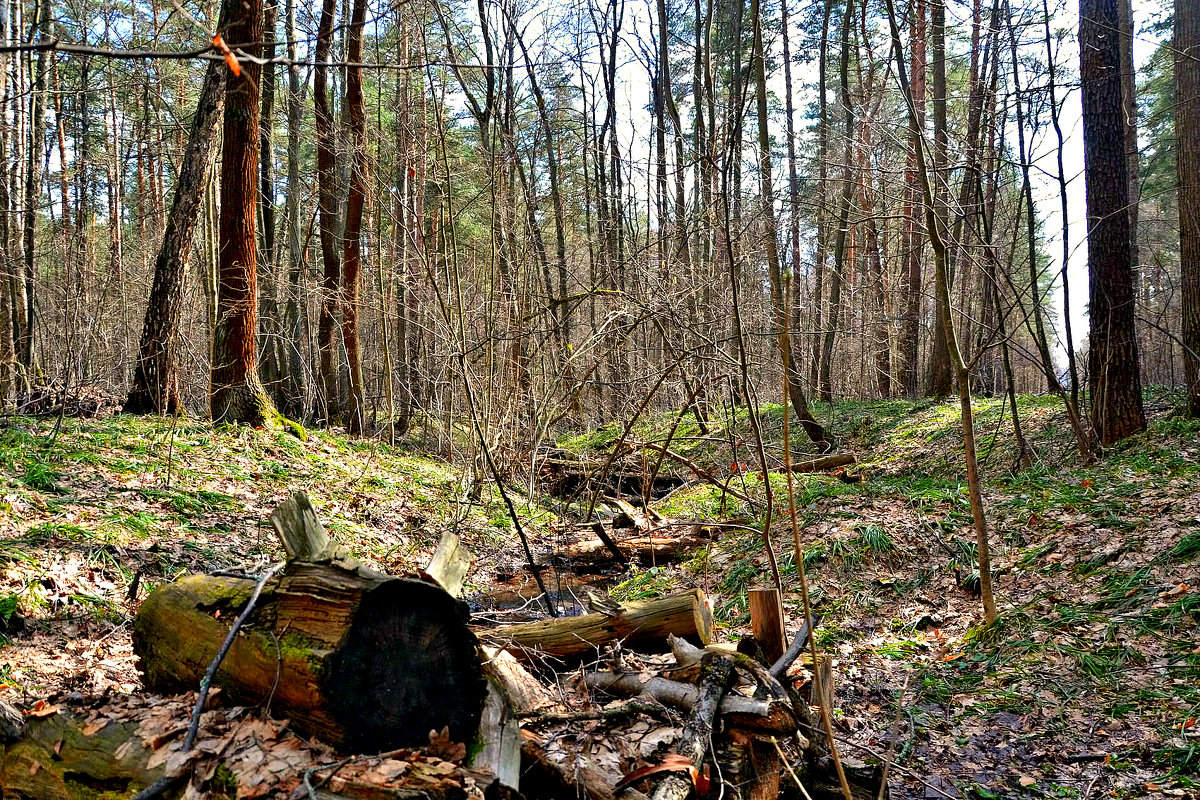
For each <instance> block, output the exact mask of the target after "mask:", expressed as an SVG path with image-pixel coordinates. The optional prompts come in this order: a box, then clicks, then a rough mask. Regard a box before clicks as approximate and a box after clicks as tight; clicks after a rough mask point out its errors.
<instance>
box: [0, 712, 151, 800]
mask: <svg viewBox="0 0 1200 800" xmlns="http://www.w3.org/2000/svg"><path fill="white" fill-rule="evenodd" d="M137 727H138V722H137V721H136V720H131V721H127V722H119V723H113V724H111V725H107V726H105V727H104V728H103V729H102V730H99V731H94V732H91V733H85V732H84V729H83V727H82V726H81V724H80V723H79V721H78V720H77V719H76V718H75V717H73V716H71V715H70V714H65V713H62V714H51V715H48V716H46V717H43V718H40V719H31V720H30V721H29V724H28V725H27V726H26V727H25V730H24V731H23V733H22V735H21V738H20V739H18V740H17V741H15V742H12V743H10V744H9V745H7V746H6V747H5V748H4V757H3V760H2V761H0V796H2V797H4V798H5V800H75V798H92V797H99V796H101V793H102V792H109V793H111V794H106V795H103V796H106V797H107V796H112V797H126V796H129V797H132V796H133V795H134V794H136V793H137V791H138V790H139V789H142V788H144V787H146V786H149V785H150V784H152V783H154V782H155V781H156V780H158V779H159V778H160V777H162V774H163V765H162V764H158V765H157V766H155V767H150V766H148V764H149V762H150V756H151V754H152V753H153V752H154V751H153V748H151V747H150V746H149V745H147V744H146V743H145V742H144V741H142V740H141V739H140V738H139V737H137V736H136V735H135V731H136V730H137Z"/></svg>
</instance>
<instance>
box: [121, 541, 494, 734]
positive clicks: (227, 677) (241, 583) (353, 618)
mask: <svg viewBox="0 0 1200 800" xmlns="http://www.w3.org/2000/svg"><path fill="white" fill-rule="evenodd" d="M253 589H254V582H253V581H250V580H246V579H240V578H229V577H218V576H212V575H192V576H189V577H186V578H183V579H181V580H179V581H176V582H175V583H173V584H170V585H168V586H165V587H163V588H161V589H159V590H158V591H157V592H155V593H153V594H151V595H150V597H149V598H147V600H146V602H145V603H144V604H143V605H142V608H141V610H140V611H139V612H138V615H137V619H136V621H135V623H134V632H133V644H134V650H135V652H136V653H137V655H138V656H139V658H140V659H141V669H142V671H143V673H144V676H145V683H146V686H147V687H148V688H149V689H151V690H152V691H156V692H163V693H172V692H182V691H187V690H193V689H195V688H196V686H197V685H198V684H199V682H200V678H201V676H202V675H203V674H204V671H205V669H206V668H207V667H208V665H209V663H210V662H211V661H212V659H213V657H214V655H216V653H217V650H218V648H219V647H220V646H221V643H222V642H223V641H224V639H225V637H226V635H227V634H228V632H229V628H230V625H231V624H232V621H233V619H234V618H235V617H236V616H237V615H238V614H239V613H240V611H241V610H242V609H244V608H245V605H246V603H247V601H248V599H249V597H250V594H251V592H252V591H253ZM214 682H215V685H217V686H220V687H222V689H224V691H225V692H226V693H227V695H228V696H229V697H230V698H231V699H233V700H234V701H235V702H238V703H242V704H246V705H257V704H265V703H268V702H269V703H270V706H271V709H272V713H274V714H275V715H277V716H283V717H287V718H289V719H291V720H292V722H293V724H294V725H295V726H296V728H297V729H298V730H300V731H301V732H303V733H305V734H307V735H310V736H316V737H318V738H319V739H321V740H322V741H325V742H327V743H330V744H332V745H333V746H334V747H336V748H337V749H339V750H342V751H345V752H379V751H383V750H388V749H390V748H395V747H400V746H406V745H416V744H422V743H424V742H426V741H428V735H429V731H430V730H431V729H438V730H441V729H442V728H443V727H444V726H449V727H450V735H451V737H452V738H453V739H454V740H455V741H468V740H470V739H471V738H472V737H473V736H474V734H475V730H476V728H477V726H478V724H479V715H480V711H481V709H482V706H483V698H484V694H485V691H486V688H485V682H484V679H483V677H482V672H481V667H480V664H479V658H478V654H477V642H476V639H475V636H474V634H472V633H471V631H470V629H469V628H468V627H467V623H466V617H465V613H464V612H463V610H462V607H461V605H460V604H459V603H457V602H456V601H455V600H454V599H453V598H452V597H450V596H449V595H448V594H446V592H444V591H443V590H442V589H441V588H439V587H437V586H435V585H433V584H431V583H425V582H423V581H415V580H407V579H402V578H393V577H389V576H386V575H382V574H379V573H375V572H371V571H369V570H366V569H362V568H359V569H355V570H349V569H343V568H341V567H338V566H335V565H331V564H319V563H303V562H293V563H292V564H291V565H289V567H288V568H287V570H286V571H285V572H284V573H283V574H282V576H281V577H279V578H277V579H274V580H272V581H270V582H268V583H267V584H266V586H265V587H264V589H263V593H262V596H261V597H260V598H259V600H258V603H257V604H256V606H255V608H254V610H253V612H252V614H251V616H250V618H249V619H248V621H247V624H246V625H245V626H244V627H243V628H242V631H241V632H240V633H239V634H238V636H237V638H236V640H235V641H234V643H233V645H232V647H231V648H230V650H229V653H228V655H227V656H226V657H225V659H224V661H223V662H222V664H221V667H220V669H219V670H218V671H217V674H216V678H215V681H214Z"/></svg>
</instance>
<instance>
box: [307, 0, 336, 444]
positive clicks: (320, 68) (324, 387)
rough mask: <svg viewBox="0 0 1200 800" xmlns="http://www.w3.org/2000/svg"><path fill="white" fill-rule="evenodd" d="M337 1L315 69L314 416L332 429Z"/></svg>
mask: <svg viewBox="0 0 1200 800" xmlns="http://www.w3.org/2000/svg"><path fill="white" fill-rule="evenodd" d="M336 9H337V3H336V2H335V0H324V2H322V4H321V22H320V26H319V27H318V29H317V45H316V48H315V49H314V51H313V59H314V60H315V61H316V67H315V69H314V71H313V109H314V115H315V118H316V128H317V203H318V206H319V209H320V217H321V219H320V223H319V225H320V231H321V262H322V264H323V266H324V271H323V278H322V281H321V311H320V318H319V320H318V323H317V350H318V351H319V353H320V366H319V369H318V373H317V389H318V392H317V402H316V409H315V414H314V416H316V417H317V419H318V420H319V421H321V422H324V423H325V424H327V425H332V424H335V423H336V422H337V421H338V420H340V419H341V413H340V410H339V408H338V406H339V402H338V400H339V392H338V370H337V365H336V363H335V361H334V355H335V354H334V349H335V342H334V332H335V329H336V327H337V326H336V317H337V307H338V299H337V293H338V285H339V283H340V282H341V272H342V267H341V264H340V262H339V260H338V246H337V244H338V241H337V240H338V224H339V216H338V211H337V204H338V200H337V186H336V184H337V175H336V173H335V171H334V170H335V164H334V157H333V136H334V131H333V114H332V112H331V111H330V109H329V55H330V51H331V50H332V48H333V16H334V13H335V11H336Z"/></svg>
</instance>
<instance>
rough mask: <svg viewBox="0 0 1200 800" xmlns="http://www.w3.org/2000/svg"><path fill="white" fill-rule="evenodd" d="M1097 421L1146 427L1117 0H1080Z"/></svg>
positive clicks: (1106, 434)
mask: <svg viewBox="0 0 1200 800" xmlns="http://www.w3.org/2000/svg"><path fill="white" fill-rule="evenodd" d="M1079 17H1080V23H1079V50H1080V63H1079V75H1080V80H1081V83H1082V99H1083V153H1084V180H1085V184H1086V195H1087V219H1088V276H1089V278H1090V289H1089V292H1088V294H1089V301H1090V302H1089V316H1090V320H1089V332H1090V335H1089V339H1088V383H1089V386H1090V389H1091V417H1092V427H1093V428H1094V429H1095V431H1096V435H1097V437H1098V438H1099V440H1100V443H1101V444H1103V445H1110V444H1113V443H1114V442H1117V441H1120V440H1121V439H1124V438H1125V437H1126V436H1129V435H1131V434H1133V433H1137V432H1138V431H1141V430H1144V429H1145V427H1146V417H1145V414H1144V412H1143V410H1142V379H1141V374H1140V370H1139V363H1138V344H1137V336H1136V332H1135V330H1134V291H1133V283H1134V269H1133V255H1132V252H1131V250H1130V240H1129V237H1130V229H1129V214H1128V213H1127V210H1128V204H1129V173H1128V161H1127V159H1126V154H1125V124H1124V119H1123V113H1124V112H1123V106H1122V93H1121V48H1120V34H1119V31H1120V20H1119V14H1118V6H1117V0H1080V2H1079Z"/></svg>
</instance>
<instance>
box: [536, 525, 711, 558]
mask: <svg viewBox="0 0 1200 800" xmlns="http://www.w3.org/2000/svg"><path fill="white" fill-rule="evenodd" d="M610 541H611V540H610ZM711 542H712V538H711V537H709V536H707V535H705V534H704V532H703V529H702V528H700V526H695V525H694V526H691V527H690V528H689V529H688V530H687V531H686V532H684V533H683V534H681V535H675V536H672V535H664V534H662V533H658V534H655V533H649V534H647V535H644V536H634V537H631V538H628V539H624V540H622V541H620V542H616V544H615V546H616V547H617V548H618V552H620V553H621V559H620V560H621V562H622V563H624V562H626V561H637V562H639V563H641V564H643V565H645V564H671V563H674V562H676V561H680V560H682V559H683V558H684V557H685V556H687V555H688V554H690V553H692V552H694V551H696V550H699V549H700V548H702V547H706V546H707V545H708V544H709V543H711ZM611 554H612V548H611V547H609V544H608V542H605V541H604V540H603V539H600V538H596V539H588V540H585V541H582V542H579V543H577V544H573V545H570V546H569V547H567V548H565V549H563V550H562V551H561V552H560V554H559V555H558V556H557V558H560V559H562V560H564V561H567V562H573V561H583V562H594V561H601V560H608V558H609V556H610V555H611Z"/></svg>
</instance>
